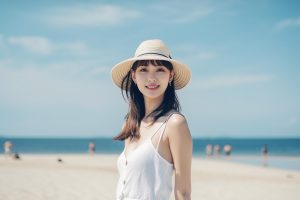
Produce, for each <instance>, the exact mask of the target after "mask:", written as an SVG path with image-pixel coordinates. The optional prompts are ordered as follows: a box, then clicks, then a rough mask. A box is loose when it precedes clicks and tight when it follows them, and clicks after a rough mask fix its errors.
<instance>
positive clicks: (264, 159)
mask: <svg viewBox="0 0 300 200" xmlns="http://www.w3.org/2000/svg"><path fill="white" fill-rule="evenodd" d="M261 154H262V162H263V166H265V167H266V166H268V157H269V156H268V154H269V149H268V146H267V145H266V144H264V145H263V146H262V148H261Z"/></svg>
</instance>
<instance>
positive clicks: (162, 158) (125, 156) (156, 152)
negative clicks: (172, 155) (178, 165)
mask: <svg viewBox="0 0 300 200" xmlns="http://www.w3.org/2000/svg"><path fill="white" fill-rule="evenodd" d="M148 141H149V142H150V146H151V147H152V149H153V151H154V153H155V154H157V155H158V157H159V158H160V159H161V160H163V162H165V163H166V164H167V165H169V166H170V167H173V166H174V164H173V163H171V162H169V161H168V160H166V159H165V158H164V157H162V156H161V155H160V154H159V152H158V149H156V148H155V146H154V144H153V143H152V139H151V138H148V139H146V140H145V141H144V142H142V144H140V145H138V147H136V148H135V149H134V150H132V151H131V153H130V154H129V155H126V154H125V149H124V150H123V152H122V154H123V156H124V158H125V160H128V158H130V157H131V156H132V155H131V154H133V153H134V152H135V151H136V150H137V149H138V148H140V146H144V144H145V143H147V142H148Z"/></svg>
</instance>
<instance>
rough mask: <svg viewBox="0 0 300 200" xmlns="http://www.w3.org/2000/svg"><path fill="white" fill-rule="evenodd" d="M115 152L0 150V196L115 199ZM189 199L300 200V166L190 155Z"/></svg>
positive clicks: (6, 199)
mask: <svg viewBox="0 0 300 200" xmlns="http://www.w3.org/2000/svg"><path fill="white" fill-rule="evenodd" d="M117 156H118V155H98V154H97V155H94V156H91V155H26V154H24V155H21V160H11V159H5V157H4V156H3V155H0V199H1V200H44V199H45V200H69V199H70V200H77V199H78V200H79V199H80V200H106V199H107V200H113V199H115V189H116V184H117V180H118V172H117V168H116V162H117ZM58 158H61V159H62V160H63V162H61V163H60V162H57V159H58ZM295 159H299V158H295ZM171 199H174V196H173V194H172V198H171ZM192 199H193V200H221V199H222V200H235V199H236V200H260V199H261V200H283V199H284V200H298V199H300V172H299V171H291V170H281V169H272V168H267V167H259V166H251V165H244V164H237V163H232V162H229V161H224V160H213V159H205V158H203V159H199V158H193V162H192Z"/></svg>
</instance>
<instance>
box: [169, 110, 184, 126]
mask: <svg viewBox="0 0 300 200" xmlns="http://www.w3.org/2000/svg"><path fill="white" fill-rule="evenodd" d="M184 123H187V121H186V118H185V116H184V115H183V114H182V113H181V112H178V111H172V112H170V113H169V115H168V124H171V125H180V124H184Z"/></svg>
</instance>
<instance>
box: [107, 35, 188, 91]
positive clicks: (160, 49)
mask: <svg viewBox="0 0 300 200" xmlns="http://www.w3.org/2000/svg"><path fill="white" fill-rule="evenodd" d="M137 60H166V61H169V62H170V63H172V65H173V70H174V73H175V75H174V86H175V89H176V90H178V89H181V88H183V87H184V86H186V85H187V84H188V82H189V80H190V78H191V71H190V69H189V68H188V66H187V65H185V64H183V63H181V62H179V61H177V60H174V59H172V57H171V54H170V50H169V49H168V47H167V46H166V45H165V44H164V42H163V41H161V40H157V39H156V40H146V41H143V42H142V43H141V44H140V45H139V46H138V48H137V49H136V51H135V54H134V57H133V58H129V59H126V60H124V61H122V62H120V63H118V64H116V65H115V66H114V67H113V68H112V70H111V74H112V80H113V82H114V83H115V84H116V85H117V86H118V87H119V88H121V84H122V81H123V79H124V77H125V76H126V75H127V74H128V72H129V71H130V69H131V67H132V64H133V63H134V62H135V61H137ZM123 89H125V88H123Z"/></svg>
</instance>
